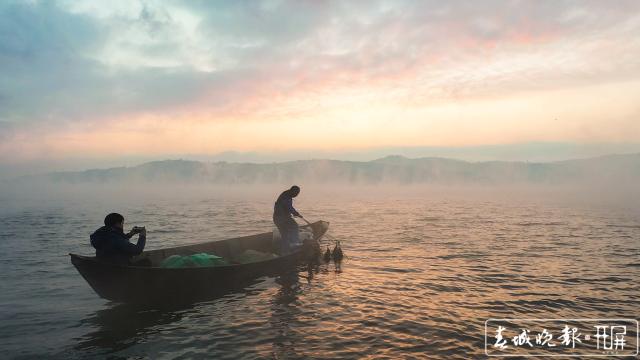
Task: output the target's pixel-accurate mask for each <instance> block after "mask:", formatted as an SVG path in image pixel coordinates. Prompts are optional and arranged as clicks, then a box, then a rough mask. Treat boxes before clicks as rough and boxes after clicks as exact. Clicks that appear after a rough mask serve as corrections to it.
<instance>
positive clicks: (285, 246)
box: [273, 185, 302, 255]
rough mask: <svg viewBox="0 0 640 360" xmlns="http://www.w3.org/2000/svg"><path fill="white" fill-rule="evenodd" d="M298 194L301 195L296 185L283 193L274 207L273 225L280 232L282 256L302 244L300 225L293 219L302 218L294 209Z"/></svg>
mask: <svg viewBox="0 0 640 360" xmlns="http://www.w3.org/2000/svg"><path fill="white" fill-rule="evenodd" d="M298 194H300V188H299V187H298V186H295V185H294V186H292V187H291V188H290V189H289V190H285V191H283V192H282V194H280V196H278V200H276V203H275V204H274V206H273V223H274V224H276V227H278V231H280V236H281V238H282V244H281V254H283V255H284V254H287V253H289V252H290V251H291V245H292V244H296V245H297V244H298V243H299V242H300V241H299V233H298V223H296V221H295V220H294V219H293V217H302V215H300V213H299V212H298V211H297V210H296V209H295V208H294V207H293V198H294V197H296V196H298Z"/></svg>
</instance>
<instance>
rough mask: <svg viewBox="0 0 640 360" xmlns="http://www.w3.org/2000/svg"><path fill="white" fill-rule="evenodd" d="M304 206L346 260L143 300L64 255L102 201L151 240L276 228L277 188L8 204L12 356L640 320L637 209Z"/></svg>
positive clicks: (308, 354)
mask: <svg viewBox="0 0 640 360" xmlns="http://www.w3.org/2000/svg"><path fill="white" fill-rule="evenodd" d="M303 195H304V194H303ZM177 198H178V199H179V197H177ZM297 206H298V208H299V210H300V211H301V212H302V213H303V214H304V215H305V216H306V217H307V218H309V220H317V219H323V220H328V221H330V222H331V228H330V232H329V234H331V235H332V236H333V237H335V238H339V239H341V240H342V241H343V248H344V250H345V252H346V254H347V256H348V258H347V259H346V260H345V261H344V262H343V264H342V266H341V268H340V269H337V268H336V267H335V265H334V264H329V265H323V266H321V267H320V268H319V269H318V271H317V272H316V273H314V274H312V276H311V278H309V277H308V274H306V273H305V272H301V273H300V276H295V275H290V276H283V277H279V278H275V279H274V278H263V279H259V281H257V282H256V283H255V284H253V285H251V286H248V287H246V288H245V289H244V290H242V291H236V292H233V293H229V294H226V295H225V296H222V297H220V298H218V299H213V300H211V301H207V302H202V303H198V304H193V305H190V306H182V307H174V308H166V309H150V308H144V307H136V306H129V305H122V304H115V303H111V302H108V301H105V300H102V299H100V298H99V297H97V295H95V294H94V293H93V291H92V290H91V289H90V287H89V286H88V285H87V284H86V283H85V282H84V280H83V279H82V278H81V277H80V275H79V274H78V273H77V272H76V270H75V269H74V268H73V267H72V265H71V264H70V262H69V258H68V255H67V253H69V252H77V253H83V254H90V253H91V248H90V246H89V244H88V235H89V234H90V233H91V232H92V231H93V230H95V228H97V227H98V226H99V225H100V222H101V221H102V218H103V217H104V215H105V214H106V212H107V211H109V210H118V211H120V212H122V213H123V214H124V215H125V216H126V217H127V226H133V225H135V224H140V225H145V226H146V227H147V229H149V240H148V248H150V249H155V248H161V247H165V246H171V245H176V244H184V243H196V242H201V241H208V240H213V239H223V238H228V237H236V236H239V235H247V234H252V233H257V232H263V231H269V230H270V229H271V226H272V225H271V222H270V211H271V201H269V200H264V199H263V200H249V199H239V198H232V199H225V198H224V197H223V196H209V197H205V198H201V199H197V200H194V199H189V200H177V199H176V198H174V199H173V200H168V199H165V200H162V199H155V200H145V201H141V202H134V201H130V202H124V203H123V204H121V206H120V207H119V208H117V209H113V205H111V204H110V203H109V202H106V201H105V202H100V201H99V200H94V201H83V200H79V199H75V200H71V199H69V200H56V201H45V200H43V201H35V202H34V201H31V202H27V203H21V202H17V201H12V202H7V203H5V205H4V206H3V207H2V208H1V209H0V284H2V288H1V290H0V323H1V324H2V326H1V327H0V349H2V351H3V357H8V358H42V357H44V356H46V357H49V358H60V359H69V358H71V359H73V358H86V357H114V358H120V357H121V358H129V357H134V358H137V357H148V358H153V359H165V358H166V359H173V358H194V357H196V358H197V357H203V358H205V357H207V358H218V359H237V358H248V359H251V358H361V357H381V358H384V357H387V358H394V359H396V358H400V357H415V358H425V357H428V358H450V359H465V358H470V357H481V356H483V353H484V321H485V320H486V319H488V318H501V317H502V318H513V317H528V318H571V317H576V318H611V317H616V318H638V306H639V305H640V300H639V299H640V297H639V296H638V295H639V294H640V287H639V286H638V283H639V280H640V250H639V244H640V214H638V212H636V211H634V210H633V209H629V208H625V207H617V206H605V205H601V206H591V205H586V204H582V203H577V204H575V203H574V204H563V203H562V202H559V201H538V200H531V199H520V200H514V199H487V198H484V199H471V198H469V197H464V196H463V197H446V196H442V197H431V196H416V197H413V196H399V197H393V196H379V197H377V196H367V197H361V198H356V197H349V196H346V197H319V196H318V197H315V198H314V197H312V196H307V197H306V198H305V197H304V196H301V198H300V199H299V200H298V204H297Z"/></svg>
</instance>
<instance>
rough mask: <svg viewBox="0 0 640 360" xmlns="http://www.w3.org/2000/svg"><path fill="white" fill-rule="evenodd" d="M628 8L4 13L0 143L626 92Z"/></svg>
mask: <svg viewBox="0 0 640 360" xmlns="http://www.w3.org/2000/svg"><path fill="white" fill-rule="evenodd" d="M638 10H640V3H638V2H637V1H633V0H631V1H622V0H621V1H612V2H602V1H554V2H543V1H482V2H467V1H447V2H442V1H260V2H258V1H230V2H211V1H204V0H201V1H188V2H183V1H177V0H167V1H155V0H149V1H124V0H122V1H109V2H96V1H83V0H77V1H70V0H65V1H30V2H22V1H20V2H18V1H5V2H2V4H0V19H1V21H0V132H2V133H4V134H0V140H2V136H4V137H5V138H6V137H9V136H11V134H15V133H19V132H20V131H32V130H33V129H40V130H41V131H48V130H49V129H50V128H52V127H53V128H56V127H63V128H64V127H66V126H68V127H74V126H75V127H77V126H87V127H95V128H98V129H99V128H100V126H101V125H102V124H103V122H108V121H124V120H123V119H136V118H138V117H140V116H149V115H151V116H158V117H160V116H162V117H164V119H165V121H184V119H185V118H193V119H196V118H197V119H200V120H198V121H208V122H221V121H229V120H230V119H231V120H233V121H240V122H242V121H244V122H247V121H255V120H256V119H258V120H259V121H266V120H268V119H272V120H273V119H275V120H278V119H284V118H291V117H295V116H310V115H309V114H312V115H313V114H318V113H321V112H323V111H327V112H329V113H334V112H338V110H339V109H342V108H352V107H354V108H355V107H368V106H369V104H379V103H393V104H395V105H396V106H397V107H399V108H401V109H403V111H410V109H413V108H421V107H426V106H431V105H433V104H437V103H442V102H447V101H453V102H456V101H461V100H464V99H474V98H482V97H500V96H512V95H513V94H515V93H518V92H521V93H528V92H531V91H538V90H540V91H543V90H549V89H552V90H553V89H559V88H562V89H564V88H571V87H581V86H591V85H597V84H600V83H613V82H619V81H621V80H622V79H626V78H630V77H631V78H632V79H631V80H633V79H635V80H637V79H638V75H639V74H640V63H638V61H637V59H638V58H640V15H638V14H640V12H639V11H638ZM192 114H193V116H192ZM603 116H604V115H603ZM414 118H415V116H414ZM341 119H342V118H341ZM400 121H402V120H400ZM602 121H603V122H604V121H606V120H605V119H603V120H602ZM43 129H45V130H43ZM542 140H544V139H542Z"/></svg>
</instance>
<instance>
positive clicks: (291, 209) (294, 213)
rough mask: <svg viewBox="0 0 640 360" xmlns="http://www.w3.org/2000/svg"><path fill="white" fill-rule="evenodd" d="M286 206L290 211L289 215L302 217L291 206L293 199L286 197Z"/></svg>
mask: <svg viewBox="0 0 640 360" xmlns="http://www.w3.org/2000/svg"><path fill="white" fill-rule="evenodd" d="M287 208H288V209H289V213H291V215H293V216H297V217H302V215H300V213H299V212H298V211H297V210H296V209H294V208H293V199H291V198H288V199H287Z"/></svg>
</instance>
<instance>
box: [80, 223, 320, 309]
mask: <svg viewBox="0 0 640 360" xmlns="http://www.w3.org/2000/svg"><path fill="white" fill-rule="evenodd" d="M300 228H301V229H305V228H310V229H311V230H312V231H313V240H309V241H306V242H305V243H304V245H303V246H302V247H301V248H299V249H297V250H296V251H294V252H292V253H290V254H287V255H284V256H278V257H276V258H273V259H269V260H264V261H258V262H252V263H246V264H239V263H231V264H230V265H222V266H220V265H219V266H211V267H188V268H163V267H160V263H161V262H162V261H163V260H164V259H166V258H167V257H169V256H171V255H191V254H196V253H202V252H204V253H209V254H215V255H217V256H221V257H223V258H225V259H234V258H235V257H236V256H238V255H239V254H242V253H243V252H244V251H246V250H250V249H251V250H256V251H260V252H269V253H275V254H277V253H278V245H279V244H277V243H275V242H274V240H273V233H271V232H268V233H262V234H257V235H250V236H244V237H239V238H235V239H227V240H219V241H211V242H205V243H199V244H193V245H185V246H178V247H173V248H166V249H158V250H150V251H145V252H143V253H142V254H140V255H139V256H137V257H135V258H134V259H132V263H140V260H144V259H146V260H145V261H146V262H147V264H150V266H149V265H148V266H135V265H119V264H113V263H109V262H105V261H101V260H99V259H97V258H96V257H95V256H82V255H76V254H69V256H71V263H72V264H73V265H74V266H75V267H76V269H77V270H78V272H79V273H80V275H82V277H83V278H84V279H85V280H86V281H87V282H88V283H89V285H91V287H92V288H93V290H94V291H95V292H96V293H97V294H98V295H99V296H101V297H102V298H105V299H108V300H112V301H116V302H125V303H184V302H192V301H196V300H200V299H206V298H208V297H211V296H215V295H216V294H219V293H220V292H223V291H228V290H229V289H233V288H237V287H239V286H242V284H246V283H247V282H248V281H250V280H252V279H256V278H258V277H261V276H268V275H276V274H278V273H281V272H282V271H287V270H288V271H290V270H291V269H292V267H293V266H296V265H298V264H300V263H301V262H304V261H308V260H309V259H311V256H317V255H318V254H316V252H317V251H318V250H319V247H318V246H317V243H318V240H320V238H321V237H322V236H323V235H324V233H325V232H326V231H327V229H328V228H329V223H328V222H325V221H318V222H315V223H312V224H309V225H305V226H301V227H300Z"/></svg>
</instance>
